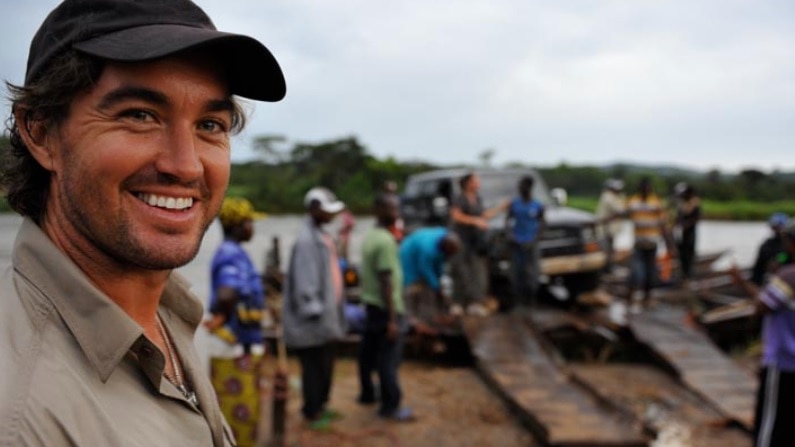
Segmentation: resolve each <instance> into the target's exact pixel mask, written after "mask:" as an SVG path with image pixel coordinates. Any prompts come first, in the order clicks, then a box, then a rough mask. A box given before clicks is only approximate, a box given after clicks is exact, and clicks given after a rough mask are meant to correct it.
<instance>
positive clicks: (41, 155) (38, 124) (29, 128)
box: [14, 108, 53, 171]
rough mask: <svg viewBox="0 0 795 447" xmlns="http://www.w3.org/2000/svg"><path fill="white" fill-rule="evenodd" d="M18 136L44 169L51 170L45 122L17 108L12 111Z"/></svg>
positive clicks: (50, 153)
mask: <svg viewBox="0 0 795 447" xmlns="http://www.w3.org/2000/svg"><path fill="white" fill-rule="evenodd" d="M14 120H15V121H16V126H17V130H18V131H19V136H20V137H21V138H22V141H23V142H24V143H25V146H26V147H27V148H28V151H30V154H31V155H32V156H33V158H35V159H36V161H37V162H39V164H40V165H41V166H42V167H43V168H44V169H46V170H48V171H52V170H53V157H52V148H51V147H50V145H51V141H52V140H51V138H50V132H49V129H48V128H47V126H46V125H45V123H44V122H43V121H41V120H38V119H35V118H32V117H31V116H29V115H28V113H27V110H25V109H22V108H20V109H18V110H15V111H14Z"/></svg>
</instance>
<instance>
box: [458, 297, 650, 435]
mask: <svg viewBox="0 0 795 447" xmlns="http://www.w3.org/2000/svg"><path fill="white" fill-rule="evenodd" d="M464 332H465V334H466V336H467V337H468V338H469V340H470V343H471V345H472V350H473V354H474V356H475V358H476V360H477V364H478V367H479V370H480V371H481V373H482V375H483V376H484V378H485V379H486V381H487V382H489V383H491V384H492V385H493V386H494V387H495V388H496V390H497V392H498V393H500V394H501V395H502V396H503V398H505V399H506V400H507V401H508V403H509V404H510V405H511V406H512V407H514V409H515V410H516V411H517V413H518V414H519V416H520V418H521V419H522V420H523V421H524V422H525V423H526V424H527V425H528V426H529V427H530V429H531V430H532V431H533V432H534V433H535V434H536V436H538V437H539V439H540V440H541V441H542V442H544V443H545V444H546V445H551V446H593V447H597V446H645V445H648V439H647V438H646V437H645V436H644V435H643V433H641V427H640V425H639V424H637V423H636V422H635V421H634V420H633V419H632V418H631V417H628V416H627V415H626V414H623V413H621V412H618V411H616V410H615V409H611V408H609V407H608V406H606V405H604V404H603V403H602V402H600V401H599V400H598V399H596V398H595V397H594V396H593V395H591V394H590V393H588V392H587V391H586V390H584V389H582V388H581V387H579V386H578V385H577V384H575V383H574V382H573V381H572V380H570V379H569V377H568V376H567V374H566V373H565V372H564V371H562V370H561V369H560V368H558V366H557V365H556V364H555V363H554V362H553V361H552V359H551V358H550V356H549V355H548V354H547V352H545V350H544V347H543V346H542V344H541V343H540V342H539V340H538V338H537V335H536V332H535V331H534V330H533V328H532V323H530V322H529V320H528V319H527V318H526V317H525V316H523V315H522V314H520V313H513V314H508V315H493V316H490V317H487V318H481V319H471V318H470V319H467V320H466V321H465V323H464Z"/></svg>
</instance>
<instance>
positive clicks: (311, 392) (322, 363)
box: [295, 343, 334, 419]
mask: <svg viewBox="0 0 795 447" xmlns="http://www.w3.org/2000/svg"><path fill="white" fill-rule="evenodd" d="M295 352H296V354H297V355H298V359H299V360H300V361H301V393H302V395H303V399H304V406H303V407H302V408H301V412H302V413H303V414H304V417H306V418H307V419H314V418H316V417H318V416H319V415H320V413H322V412H323V410H324V409H325V408H326V403H327V402H328V399H329V394H330V393H331V379H332V376H333V373H334V344H333V343H326V344H324V345H320V346H313V347H311V348H301V349H296V350H295Z"/></svg>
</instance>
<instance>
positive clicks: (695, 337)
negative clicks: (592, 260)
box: [629, 305, 757, 429]
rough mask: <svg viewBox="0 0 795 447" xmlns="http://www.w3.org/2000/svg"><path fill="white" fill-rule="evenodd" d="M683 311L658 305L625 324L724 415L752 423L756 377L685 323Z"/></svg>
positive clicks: (744, 424)
mask: <svg viewBox="0 0 795 447" xmlns="http://www.w3.org/2000/svg"><path fill="white" fill-rule="evenodd" d="M685 317H686V315H685V311H684V309H682V308H679V307H673V306H665V305H659V306H656V307H654V308H652V309H647V310H645V311H644V312H642V313H640V314H637V315H633V316H632V317H631V318H630V319H629V327H630V329H631V330H632V332H633V333H634V335H635V337H636V338H637V339H638V340H640V341H641V342H643V343H646V344H647V345H648V346H649V347H650V348H651V349H652V350H653V351H654V352H655V353H656V354H657V355H659V356H660V357H661V359H662V360H663V361H665V362H666V363H667V364H669V365H670V366H671V367H673V369H675V370H676V372H677V373H678V375H679V378H680V380H681V381H682V382H683V383H684V384H685V385H687V386H688V387H689V388H690V389H691V390H693V391H694V392H696V393H698V394H699V395H701V396H702V397H703V398H704V399H706V400H707V401H708V402H710V403H711V404H712V405H714V406H715V407H716V408H717V409H718V410H719V411H720V412H721V413H722V414H724V415H725V416H726V417H727V418H729V419H731V420H734V421H736V422H738V423H740V424H741V425H742V426H743V427H745V428H746V429H751V428H752V427H753V418H754V402H755V397H756V387H757V383H756V380H755V379H754V378H753V377H752V376H751V375H750V374H749V373H748V372H746V371H744V370H742V369H741V368H740V367H739V366H738V365H737V364H736V363H735V362H734V361H732V360H731V359H730V358H729V357H728V356H726V354H724V353H723V352H722V351H721V350H720V349H719V348H718V347H717V346H715V344H714V343H712V341H711V340H710V339H709V337H707V335H705V334H704V333H703V332H701V331H699V330H697V329H695V328H693V327H691V326H689V325H687V324H685V321H686V318H685Z"/></svg>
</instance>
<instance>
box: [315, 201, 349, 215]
mask: <svg viewBox="0 0 795 447" xmlns="http://www.w3.org/2000/svg"><path fill="white" fill-rule="evenodd" d="M320 209H321V210H323V211H324V212H326V213H329V214H337V213H339V212H341V211H342V210H344V209H345V204H344V203H342V202H340V201H336V202H332V203H326V204H323V205H321V206H320Z"/></svg>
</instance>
